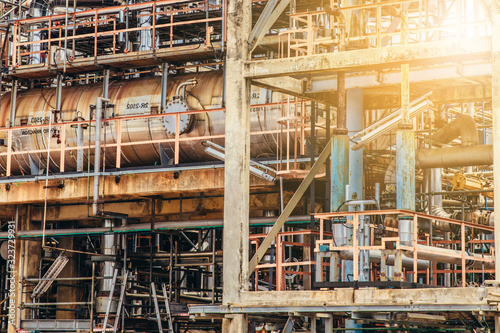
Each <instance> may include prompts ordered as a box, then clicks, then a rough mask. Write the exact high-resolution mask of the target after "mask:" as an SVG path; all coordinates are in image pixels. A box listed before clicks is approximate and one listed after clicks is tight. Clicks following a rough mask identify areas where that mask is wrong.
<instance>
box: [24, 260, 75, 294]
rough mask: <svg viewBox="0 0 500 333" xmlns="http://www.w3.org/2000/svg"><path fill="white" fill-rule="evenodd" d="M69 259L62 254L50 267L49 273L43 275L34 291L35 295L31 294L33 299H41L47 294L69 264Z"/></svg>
mask: <svg viewBox="0 0 500 333" xmlns="http://www.w3.org/2000/svg"><path fill="white" fill-rule="evenodd" d="M68 261H69V258H68V257H66V256H65V255H64V254H62V253H61V254H60V255H59V256H58V257H57V258H56V260H54V262H53V263H52V265H50V267H49V269H48V270H47V272H46V273H45V274H44V275H43V278H42V280H41V281H39V282H38V284H37V285H36V286H35V288H34V289H33V293H32V294H31V298H36V297H40V296H41V295H42V294H43V293H45V292H46V291H47V290H48V289H49V287H50V286H51V285H52V283H53V282H54V280H55V279H56V278H57V277H58V276H59V274H60V273H61V271H62V270H63V268H64V266H66V264H67V263H68Z"/></svg>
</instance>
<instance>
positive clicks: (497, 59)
mask: <svg viewBox="0 0 500 333" xmlns="http://www.w3.org/2000/svg"><path fill="white" fill-rule="evenodd" d="M491 23H492V28H491V33H492V38H491V47H492V51H493V54H492V71H491V73H492V80H491V84H492V103H493V110H492V113H493V160H495V161H497V163H495V164H493V175H494V178H495V179H497V180H498V179H500V163H498V161H500V144H498V143H499V142H500V0H493V1H492V2H491ZM494 190H495V192H494V193H495V194H494V204H495V205H496V207H500V182H499V181H496V182H495V184H494ZM494 226H495V248H496V249H500V214H495V222H494ZM495 279H496V280H500V251H495ZM495 319H496V320H495V324H497V323H499V321H498V320H497V319H498V317H495ZM495 326H498V325H495ZM498 331H500V329H499V328H498V327H496V328H495V332H498Z"/></svg>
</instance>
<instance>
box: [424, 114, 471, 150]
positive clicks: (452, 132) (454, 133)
mask: <svg viewBox="0 0 500 333" xmlns="http://www.w3.org/2000/svg"><path fill="white" fill-rule="evenodd" d="M458 137H460V138H461V139H462V146H474V145H477V144H478V142H479V137H478V134H477V126H476V122H475V121H474V118H472V117H471V116H469V115H461V116H460V117H457V118H456V119H455V120H453V121H452V122H450V123H449V124H447V125H446V126H444V127H442V128H441V129H440V130H438V131H437V132H436V133H434V135H433V136H432V141H437V142H439V143H443V144H447V143H449V142H451V141H453V140H455V139H456V138H458Z"/></svg>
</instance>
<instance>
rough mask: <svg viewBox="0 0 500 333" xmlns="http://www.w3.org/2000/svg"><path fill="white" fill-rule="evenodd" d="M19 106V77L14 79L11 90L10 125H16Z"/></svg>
mask: <svg viewBox="0 0 500 333" xmlns="http://www.w3.org/2000/svg"><path fill="white" fill-rule="evenodd" d="M16 108H17V79H14V80H12V90H11V92H10V119H9V127H14V122H15V120H16Z"/></svg>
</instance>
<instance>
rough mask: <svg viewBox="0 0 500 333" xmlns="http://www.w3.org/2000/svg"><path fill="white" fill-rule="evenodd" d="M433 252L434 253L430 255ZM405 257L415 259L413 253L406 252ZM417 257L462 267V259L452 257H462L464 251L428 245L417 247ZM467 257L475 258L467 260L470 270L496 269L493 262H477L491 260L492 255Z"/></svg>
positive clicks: (475, 254) (473, 254) (471, 255)
mask: <svg viewBox="0 0 500 333" xmlns="http://www.w3.org/2000/svg"><path fill="white" fill-rule="evenodd" d="M418 250H426V251H429V252H420V251H418ZM430 251H432V253H430ZM404 254H405V256H408V257H410V258H413V251H405V252H404ZM417 254H418V255H417V257H418V259H422V260H430V261H437V262H442V263H447V264H454V265H462V258H460V257H452V256H461V254H462V251H460V250H451V249H445V248H442V247H434V246H427V245H421V244H418V245H417ZM466 255H467V256H469V257H473V258H468V259H467V260H466V266H467V267H468V268H475V269H481V268H483V265H484V269H493V268H495V264H494V263H493V262H484V261H480V260H475V258H477V259H483V258H486V259H491V255H489V254H485V255H481V254H477V253H466Z"/></svg>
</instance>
